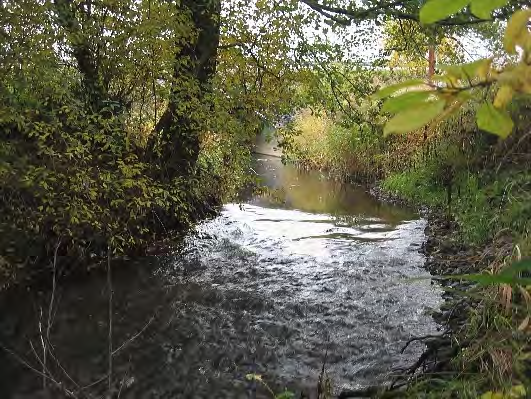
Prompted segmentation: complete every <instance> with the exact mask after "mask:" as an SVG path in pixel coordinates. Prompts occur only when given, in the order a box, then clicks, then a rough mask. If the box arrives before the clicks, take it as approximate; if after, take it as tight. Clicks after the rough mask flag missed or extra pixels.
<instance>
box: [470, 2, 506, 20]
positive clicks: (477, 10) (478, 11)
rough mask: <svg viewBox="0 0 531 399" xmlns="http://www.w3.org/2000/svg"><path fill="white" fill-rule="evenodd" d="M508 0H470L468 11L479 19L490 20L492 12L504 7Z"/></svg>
mask: <svg viewBox="0 0 531 399" xmlns="http://www.w3.org/2000/svg"><path fill="white" fill-rule="evenodd" d="M508 2H509V0H472V3H471V4H470V11H472V14H474V15H475V16H476V17H478V18H481V19H490V16H491V14H492V11H494V10H495V9H497V8H501V7H503V6H505V5H506V4H507V3H508Z"/></svg>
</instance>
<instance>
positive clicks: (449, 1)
mask: <svg viewBox="0 0 531 399" xmlns="http://www.w3.org/2000/svg"><path fill="white" fill-rule="evenodd" d="M470 1H471V0H430V1H428V2H427V3H426V4H425V5H424V6H423V7H422V8H421V10H420V22H421V23H423V24H432V23H434V22H437V21H440V20H441V19H445V18H446V17H449V16H450V15H452V14H455V13H457V12H459V11H461V10H462V9H463V8H465V7H466V6H467V5H468V4H469V3H470Z"/></svg>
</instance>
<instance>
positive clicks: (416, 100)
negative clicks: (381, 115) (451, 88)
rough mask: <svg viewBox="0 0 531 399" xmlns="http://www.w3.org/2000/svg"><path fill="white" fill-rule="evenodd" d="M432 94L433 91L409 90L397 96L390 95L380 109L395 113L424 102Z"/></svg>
mask: <svg viewBox="0 0 531 399" xmlns="http://www.w3.org/2000/svg"><path fill="white" fill-rule="evenodd" d="M433 94H434V91H410V92H407V93H404V94H402V95H400V96H397V97H391V98H389V99H388V100H387V101H386V102H385V103H384V105H383V107H382V111H383V112H389V113H390V114H396V113H398V112H400V111H402V110H404V109H407V108H411V107H413V106H416V105H418V104H422V103H424V102H426V100H427V99H428V98H429V97H430V96H432V95H433Z"/></svg>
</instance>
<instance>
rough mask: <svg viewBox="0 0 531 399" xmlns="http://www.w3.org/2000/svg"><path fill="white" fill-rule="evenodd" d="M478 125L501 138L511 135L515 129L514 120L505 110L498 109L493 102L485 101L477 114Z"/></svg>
mask: <svg viewBox="0 0 531 399" xmlns="http://www.w3.org/2000/svg"><path fill="white" fill-rule="evenodd" d="M476 118H477V124H478V127H479V128H480V129H482V130H485V131H486V132H489V133H492V134H495V135H497V136H499V137H501V138H503V139H504V138H506V137H507V136H509V135H510V134H511V132H512V130H513V126H514V123H513V120H512V119H511V116H510V115H509V113H508V112H507V111H505V110H501V109H497V108H495V107H494V105H492V104H491V103H484V104H483V105H482V106H481V107H480V108H479V109H478V112H477V114H476Z"/></svg>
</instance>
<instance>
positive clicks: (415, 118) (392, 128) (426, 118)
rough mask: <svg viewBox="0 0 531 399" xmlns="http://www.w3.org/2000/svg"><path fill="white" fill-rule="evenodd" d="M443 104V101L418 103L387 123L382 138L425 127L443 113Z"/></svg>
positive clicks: (444, 102)
mask: <svg viewBox="0 0 531 399" xmlns="http://www.w3.org/2000/svg"><path fill="white" fill-rule="evenodd" d="M445 104H446V101H444V100H436V101H431V102H426V103H420V104H418V105H417V106H416V107H414V108H409V109H407V110H405V111H402V112H400V113H399V114H397V115H396V116H394V117H393V118H391V119H390V120H389V121H388V122H387V124H386V125H385V128H384V136H387V135H389V134H391V133H409V132H411V131H413V130H417V129H419V128H421V127H423V126H425V125H427V124H428V123H430V122H431V121H432V120H433V119H435V118H436V117H437V115H439V114H440V113H441V112H443V111H444V106H445Z"/></svg>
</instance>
